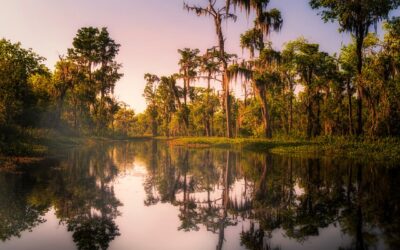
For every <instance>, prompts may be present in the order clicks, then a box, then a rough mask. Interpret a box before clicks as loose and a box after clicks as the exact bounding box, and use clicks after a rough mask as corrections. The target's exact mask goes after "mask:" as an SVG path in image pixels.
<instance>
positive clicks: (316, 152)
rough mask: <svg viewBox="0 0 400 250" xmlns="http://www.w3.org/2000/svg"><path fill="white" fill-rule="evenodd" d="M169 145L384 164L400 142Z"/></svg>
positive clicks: (202, 141) (200, 140) (399, 152)
mask: <svg viewBox="0 0 400 250" xmlns="http://www.w3.org/2000/svg"><path fill="white" fill-rule="evenodd" d="M170 143H171V144H173V145H176V146H186V147H192V148H199V147H200V148H204V147H219V148H241V149H245V150H246V149H249V150H255V151H269V152H271V153H274V154H284V155H288V154H290V155H292V156H305V157H325V156H328V157H333V158H335V157H345V158H350V159H359V160H362V159H366V160H373V161H385V162H395V161H397V160H400V140H399V139H397V138H376V139H374V138H363V139H361V138H356V137H317V138H314V139H312V140H306V139H303V138H289V137H282V138H276V139H260V138H231V139H229V138H219V137H218V138H217V137H212V138H207V137H183V138H173V139H170Z"/></svg>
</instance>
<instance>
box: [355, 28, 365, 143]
mask: <svg viewBox="0 0 400 250" xmlns="http://www.w3.org/2000/svg"><path fill="white" fill-rule="evenodd" d="M361 33H363V32H361ZM363 42H364V36H363V35H362V36H360V37H359V38H357V48H356V50H357V73H358V75H357V78H358V79H357V135H358V136H359V135H362V134H363V118H362V108H363V107H362V82H363V80H362V65H363V56H362V48H363Z"/></svg>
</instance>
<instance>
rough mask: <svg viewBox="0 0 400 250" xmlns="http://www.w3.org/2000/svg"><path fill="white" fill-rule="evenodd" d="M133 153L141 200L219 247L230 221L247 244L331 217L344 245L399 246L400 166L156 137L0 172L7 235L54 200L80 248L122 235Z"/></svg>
mask: <svg viewBox="0 0 400 250" xmlns="http://www.w3.org/2000/svg"><path fill="white" fill-rule="evenodd" d="M135 162H136V163H138V164H139V165H141V166H144V167H145V168H146V171H145V180H144V182H143V185H144V192H145V199H144V201H143V203H144V205H145V206H156V205H157V204H160V203H167V204H170V205H172V206H174V207H176V210H177V211H178V217H177V218H176V220H178V221H179V226H178V227H177V228H176V230H179V231H183V232H189V231H197V230H207V231H209V232H211V233H212V234H213V235H215V239H216V242H215V248H216V249H223V247H224V246H225V247H226V245H225V244H226V240H227V239H228V235H229V234H227V233H226V232H227V230H226V229H227V228H228V227H240V228H239V231H240V229H241V232H240V235H237V237H238V238H240V244H241V247H243V248H247V249H284V246H283V245H284V244H282V243H284V242H279V240H277V237H276V236H277V234H283V235H284V236H285V238H284V241H291V242H298V243H305V242H310V241H312V240H315V239H316V238H317V237H319V236H321V233H322V231H323V230H324V229H328V228H332V227H336V228H338V230H340V231H341V232H342V233H343V235H344V236H345V237H344V239H345V240H343V242H342V243H341V245H339V246H338V247H339V248H340V249H371V248H372V249H374V248H387V249H400V236H399V235H400V234H399V232H400V207H399V205H398V204H400V186H399V185H398V180H399V177H400V176H399V174H400V173H399V172H400V170H399V168H398V167H388V166H380V165H376V164H375V163H373V162H368V161H367V160H366V161H364V162H355V161H350V160H344V159H331V158H306V157H305V158H302V157H286V156H278V155H272V154H269V153H265V152H252V151H243V150H227V149H215V148H214V149H212V148H202V149H199V148H196V149H194V148H185V147H177V146H172V145H168V144H166V143H164V142H158V141H155V140H150V141H145V142H144V141H142V142H140V143H135V142H132V143H118V144H115V145H112V144H108V145H96V146H94V147H87V148H84V149H74V150H71V151H69V152H68V155H67V156H66V157H65V158H62V159H59V160H52V161H46V162H44V163H42V164H40V165H43V166H32V165H30V166H28V168H27V169H21V171H20V173H18V174H11V173H5V172H0V239H1V240H2V241H3V242H4V241H9V240H10V239H11V238H13V237H19V236H20V235H21V232H23V231H26V230H32V229H33V228H34V227H36V226H37V225H39V224H41V223H42V222H44V215H45V214H46V212H48V211H49V210H50V209H51V208H52V209H54V211H55V214H56V216H57V218H58V219H59V221H60V223H62V224H64V225H66V228H67V229H68V230H69V231H70V232H72V238H73V241H74V242H75V244H76V246H77V248H78V249H107V248H108V247H109V244H110V242H111V241H113V240H114V239H115V238H116V237H118V236H119V235H120V231H119V227H118V225H117V224H116V222H115V219H116V218H117V217H118V216H120V212H119V211H118V209H119V207H120V206H122V203H121V202H120V201H119V200H118V199H117V198H116V195H115V193H114V188H113V187H114V181H115V180H116V178H118V177H119V176H122V175H124V174H125V173H128V172H129V171H130V169H131V168H132V165H133V163H135ZM136 163H135V164H136ZM237 247H239V246H237ZM329 247H332V246H329Z"/></svg>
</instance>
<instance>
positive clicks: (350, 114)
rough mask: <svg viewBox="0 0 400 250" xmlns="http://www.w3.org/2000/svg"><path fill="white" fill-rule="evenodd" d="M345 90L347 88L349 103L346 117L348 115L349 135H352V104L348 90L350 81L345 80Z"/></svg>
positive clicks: (349, 90)
mask: <svg viewBox="0 0 400 250" xmlns="http://www.w3.org/2000/svg"><path fill="white" fill-rule="evenodd" d="M346 88H347V98H348V102H349V110H348V115H349V134H350V135H353V131H354V128H353V104H352V93H351V89H350V79H347V81H346Z"/></svg>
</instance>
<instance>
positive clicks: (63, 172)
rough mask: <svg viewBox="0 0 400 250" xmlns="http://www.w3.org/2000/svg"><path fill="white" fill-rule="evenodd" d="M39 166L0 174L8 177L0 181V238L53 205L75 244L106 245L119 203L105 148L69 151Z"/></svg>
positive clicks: (115, 232)
mask: <svg viewBox="0 0 400 250" xmlns="http://www.w3.org/2000/svg"><path fill="white" fill-rule="evenodd" d="M43 165H44V166H35V167H32V166H30V169H29V171H23V174H12V175H11V177H10V176H7V174H0V178H2V179H3V180H4V179H5V178H7V181H5V180H4V181H1V182H0V190H2V192H1V193H0V200H1V202H0V204H2V205H1V207H0V209H1V211H0V214H1V216H0V222H1V223H0V224H1V225H2V226H1V227H0V228H1V231H0V238H1V239H2V240H3V241H5V240H8V239H10V237H12V236H17V237H19V236H20V232H22V231H24V230H31V229H32V228H34V227H35V226H37V225H38V224H40V223H42V222H44V220H43V217H42V216H43V215H44V213H45V212H47V211H48V210H49V209H50V208H51V207H53V208H54V210H55V213H56V216H57V218H58V219H59V220H60V223H63V224H66V226H67V229H68V231H71V232H72V233H73V234H72V237H73V240H74V242H75V243H76V246H77V248H78V249H107V248H108V245H109V243H110V242H111V241H112V240H113V239H114V238H115V237H116V236H118V235H119V229H118V226H117V225H116V224H115V222H114V219H115V218H116V217H117V216H118V215H119V212H118V207H119V206H121V205H122V204H121V203H120V201H118V200H117V199H116V197H115V195H114V190H113V187H112V181H113V180H114V178H115V177H116V176H117V174H118V169H117V168H116V166H115V164H114V163H113V159H112V157H111V154H110V150H109V148H108V147H102V146H101V147H100V146H99V147H91V148H85V149H76V150H72V151H71V152H70V153H69V154H68V156H67V157H66V159H63V160H61V161H59V162H57V163H55V164H48V163H45V164H43ZM18 185H19V186H18ZM13 192H17V194H15V195H13Z"/></svg>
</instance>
